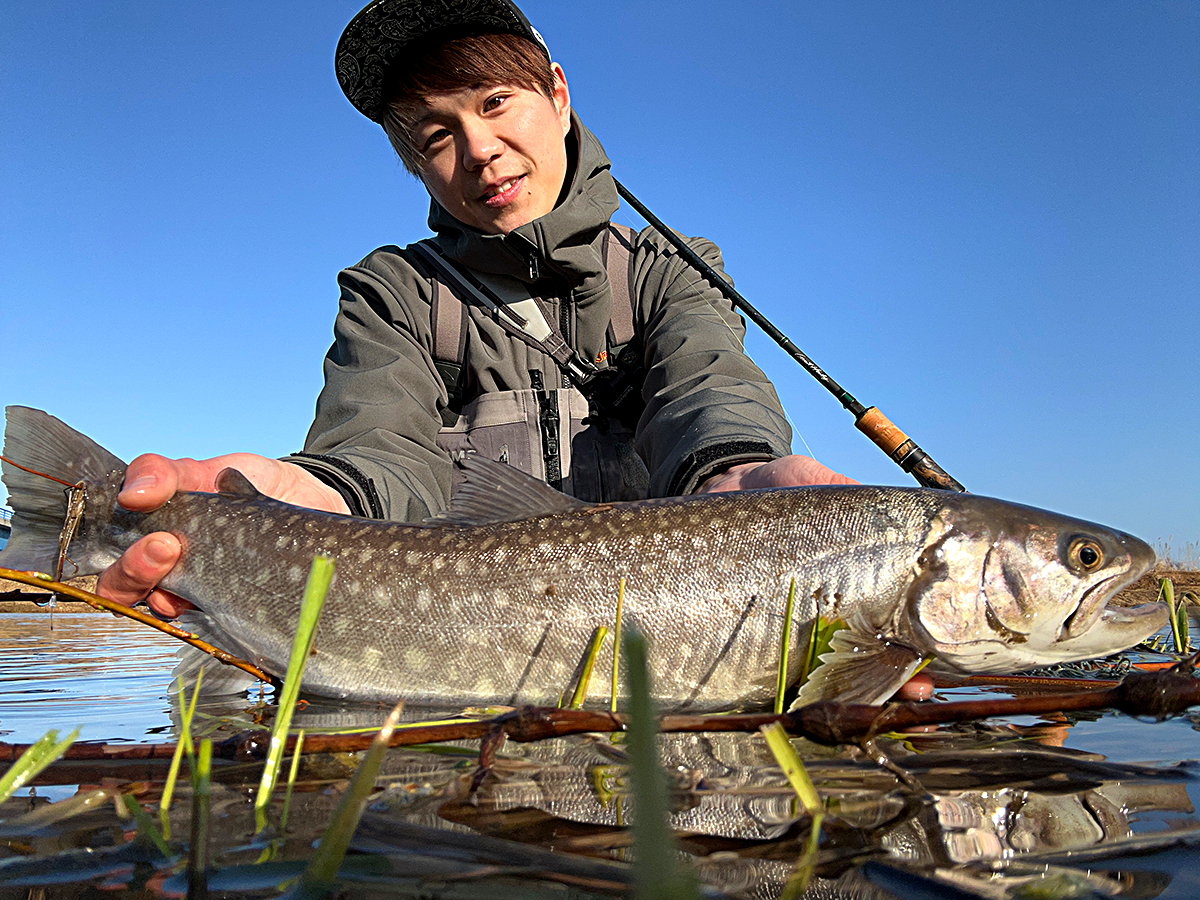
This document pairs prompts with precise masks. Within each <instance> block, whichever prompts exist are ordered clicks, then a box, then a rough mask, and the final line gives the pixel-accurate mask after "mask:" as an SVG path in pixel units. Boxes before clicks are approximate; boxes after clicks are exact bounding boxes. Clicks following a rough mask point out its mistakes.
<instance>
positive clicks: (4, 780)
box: [0, 728, 79, 803]
mask: <svg viewBox="0 0 1200 900" xmlns="http://www.w3.org/2000/svg"><path fill="white" fill-rule="evenodd" d="M77 737H79V729H78V728H76V729H75V730H73V731H72V732H71V733H70V734H68V735H67V736H66V737H65V738H63V739H62V740H61V741H60V740H59V739H58V729H56V728H51V729H50V730H49V731H47V732H46V733H45V734H43V735H42V736H41V737H40V738H38V739H37V740H36V741H34V742H33V743H32V744H30V745H29V747H28V749H26V751H25V752H24V753H22V754H21V755H20V757H18V758H17V761H16V762H14V763H13V764H12V765H11V766H9V767H8V771H7V772H5V773H4V774H3V775H0V803H3V802H4V801H5V800H7V799H8V798H9V797H11V796H12V795H13V794H15V793H16V792H17V791H19V790H20V789H21V788H23V787H24V786H25V785H26V784H28V783H29V781H30V780H31V779H32V778H34V777H36V776H37V774H38V773H39V772H41V771H42V769H44V768H46V766H48V765H50V763H52V762H54V761H55V760H56V759H58V758H59V757H60V756H62V755H63V754H64V753H66V752H67V748H68V747H70V746H71V745H72V744H73V743H75V739H76V738H77Z"/></svg>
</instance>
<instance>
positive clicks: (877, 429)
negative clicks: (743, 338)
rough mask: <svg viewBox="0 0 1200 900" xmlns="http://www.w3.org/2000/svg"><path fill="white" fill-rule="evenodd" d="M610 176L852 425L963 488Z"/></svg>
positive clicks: (936, 481)
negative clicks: (841, 409) (834, 399)
mask: <svg viewBox="0 0 1200 900" xmlns="http://www.w3.org/2000/svg"><path fill="white" fill-rule="evenodd" d="M613 182H615V183H616V185H617V193H618V194H620V195H621V197H622V198H623V199H624V200H625V202H626V203H628V204H629V205H630V206H632V207H633V208H634V209H635V210H637V212H638V215H640V216H641V217H642V218H643V219H645V220H646V221H647V222H649V223H650V224H651V225H653V226H654V227H655V229H657V230H658V233H659V234H661V235H662V236H663V237H664V238H666V239H667V241H668V242H669V243H670V244H671V246H672V247H674V248H675V249H676V250H678V251H679V255H680V256H682V257H683V258H684V259H686V260H687V261H688V262H689V263H691V265H692V266H694V267H695V268H696V270H697V271H699V272H700V274H702V275H703V276H704V277H705V278H707V279H708V280H709V281H710V282H711V283H712V286H713V287H715V288H716V289H717V290H719V291H721V293H723V294H724V295H725V297H726V298H727V299H728V300H729V302H730V303H732V304H733V305H734V306H735V307H737V308H738V309H739V310H740V311H741V312H743V313H745V314H746V316H747V317H748V318H749V319H750V320H751V321H753V322H754V324H755V325H757V326H758V327H759V328H761V329H762V330H763V331H765V332H766V333H767V335H768V336H769V337H770V338H771V340H773V341H774V342H775V343H776V344H778V345H779V346H780V347H782V348H783V350H784V352H785V353H787V355H788V356H790V357H791V358H792V359H794V360H795V361H796V362H798V363H800V367H801V368H802V369H804V371H805V372H807V373H808V374H809V375H811V376H812V377H813V378H815V379H816V380H817V382H818V383H819V384H820V385H821V386H822V387H824V388H825V390H827V391H829V393H831V394H833V396H835V397H837V399H838V401H839V402H840V403H841V404H842V406H844V407H845V408H846V409H847V410H849V411H850V413H851V415H853V416H854V425H855V427H856V428H858V430H859V431H861V432H862V433H863V434H865V435H866V436H867V437H869V438H870V439H871V440H872V441H873V442H874V443H875V445H876V446H877V447H879V449H880V450H882V451H883V452H884V453H886V454H887V455H888V456H889V457H891V459H892V461H893V462H894V463H896V465H898V466H899V467H900V468H902V469H903V470H904V471H905V472H908V473H909V474H910V475H912V476H913V478H915V479H917V483H918V484H920V485H921V486H922V487H928V488H941V489H942V490H944V491H960V492H965V491H966V488H964V487H963V486H962V485H961V484H959V483H958V482H957V481H955V480H954V479H953V478H952V477H951V476H950V475H949V474H948V473H947V472H946V470H945V469H943V468H942V467H941V466H939V465H938V464H937V463H935V462H934V461H933V457H931V456H930V455H929V454H928V453H926V452H925V451H924V450H922V449H921V448H920V447H918V446H917V442H916V441H914V440H913V439H912V438H910V437H909V436H908V435H907V434H905V433H904V432H903V431H901V430H900V429H899V428H897V427H896V426H895V425H894V424H892V421H891V420H890V419H888V417H887V416H885V415H884V414H883V413H881V412H880V411H879V409H878V407H874V406H863V405H862V404H861V403H859V402H858V401H857V400H855V399H854V396H853V395H852V394H851V393H850V392H849V391H847V390H846V389H845V388H843V387H842V386H841V385H840V384H838V383H837V382H836V381H834V380H833V379H832V378H830V377H829V375H827V374H826V373H825V370H824V369H822V368H821V367H820V366H818V365H817V364H816V363H815V362H813V361H812V360H811V359H809V358H808V356H807V355H805V354H804V353H803V352H802V351H801V350H800V348H799V347H797V346H796V345H795V344H793V343H792V342H791V341H790V340H789V339H788V337H787V335H785V334H784V333H783V332H782V331H780V330H779V329H778V328H776V327H775V326H774V325H772V324H771V322H770V320H768V319H767V317H766V316H764V315H763V314H762V313H760V312H759V311H758V310H757V309H755V308H754V306H753V305H752V304H751V303H750V301H749V300H747V299H746V298H745V297H743V296H742V295H741V294H739V293H738V292H737V289H736V288H734V286H733V285H732V284H730V283H729V279H727V278H725V277H724V276H723V275H721V273H720V272H718V271H717V270H716V269H714V268H713V267H712V266H710V265H709V264H708V263H706V262H705V261H704V260H703V259H701V258H700V256H699V254H697V253H696V252H695V251H694V250H693V249H692V248H691V247H689V246H688V245H687V243H686V242H685V241H684V240H683V239H682V238H681V237H679V235H677V234H676V233H675V232H674V231H672V230H671V229H670V228H668V227H667V226H666V225H664V224H663V223H662V221H661V220H660V219H659V218H658V217H657V216H656V215H654V213H652V212H650V210H648V209H647V208H646V207H645V205H644V204H643V203H642V202H641V201H640V200H638V198H637V197H635V196H633V194H631V193H629V190H628V189H627V188H626V187H625V185H623V184H621V182H619V181H617V179H615V178H614V179H613Z"/></svg>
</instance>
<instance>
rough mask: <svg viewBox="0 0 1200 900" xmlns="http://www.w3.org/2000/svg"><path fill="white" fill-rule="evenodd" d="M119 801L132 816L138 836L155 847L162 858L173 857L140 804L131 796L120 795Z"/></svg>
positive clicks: (162, 837)
mask: <svg viewBox="0 0 1200 900" xmlns="http://www.w3.org/2000/svg"><path fill="white" fill-rule="evenodd" d="M121 801H122V802H123V803H124V804H125V809H126V810H128V812H129V814H130V815H131V816H133V821H134V822H135V823H136V824H137V833H138V836H139V837H140V838H142V839H143V840H145V841H148V842H149V843H151V844H153V845H154V846H155V847H157V848H158V852H159V853H161V854H162V855H163V857H164V858H166V859H170V858H171V857H172V856H174V854H173V853H172V852H171V848H170V846H168V845H167V841H166V837H165V836H164V835H163V834H162V833H161V832H160V831H159V830H158V827H157V826H156V825H155V824H154V820H153V819H152V818H150V814H149V813H148V812H146V810H144V809H142V804H140V803H138V801H137V798H136V797H135V796H133V794H122V795H121Z"/></svg>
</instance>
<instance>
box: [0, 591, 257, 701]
mask: <svg viewBox="0 0 1200 900" xmlns="http://www.w3.org/2000/svg"><path fill="white" fill-rule="evenodd" d="M0 578H7V579H8V580H9V581H16V582H18V583H20V584H27V585H29V586H30V587H36V588H44V589H45V590H47V591H53V592H54V593H56V594H62V595H63V596H65V597H74V598H75V599H76V600H82V601H83V602H84V603H86V604H88V605H89V606H91V607H92V608H93V609H102V610H104V611H105V612H110V613H113V614H115V615H118V616H125V617H126V618H128V619H133V620H134V621H135V622H141V623H142V624H143V625H149V626H150V627H151V628H157V629H158V630H159V631H161V632H163V633H164V634H169V635H170V636H171V637H173V638H176V639H177V640H181V641H183V642H184V643H185V644H191V645H192V646H193V647H195V648H196V649H197V650H203V651H204V652H205V653H207V654H208V655H209V656H211V657H213V659H215V660H217V661H218V662H222V663H224V664H225V665H227V666H235V667H237V668H239V669H241V670H242V671H243V672H247V673H249V674H250V675H253V676H254V677H255V678H257V679H258V680H259V681H265V682H267V683H268V684H275V683H276V679H274V678H272V677H271V676H270V675H268V674H267V673H266V672H264V671H263V670H262V669H260V668H259V667H258V666H256V665H254V663H251V662H247V661H246V660H244V659H241V658H240V657H237V656H234V655H233V654H232V653H229V652H228V651H226V650H222V649H221V648H220V647H214V646H213V645H212V644H210V643H208V641H202V640H200V638H198V637H196V635H194V634H192V633H191V632H190V631H184V630H183V629H182V628H180V627H179V626H178V625H172V624H171V623H170V622H163V621H161V620H159V619H156V618H155V617H154V616H152V615H150V614H149V613H145V612H142V611H141V610H140V609H134V608H133V607H132V606H123V605H121V604H120V603H117V602H115V601H113V600H108V599H106V598H104V597H101V596H100V595H99V594H93V593H92V592H91V591H85V590H82V589H80V588H77V587H72V586H71V585H69V584H64V583H63V582H61V581H55V580H54V579H53V578H50V577H49V576H47V575H44V574H42V573H41V572H21V571H18V570H16V569H5V568H3V567H0Z"/></svg>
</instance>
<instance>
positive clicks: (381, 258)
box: [288, 248, 451, 522]
mask: <svg viewBox="0 0 1200 900" xmlns="http://www.w3.org/2000/svg"><path fill="white" fill-rule="evenodd" d="M338 284H339V286H340V287H341V301H340V305H339V309H338V314H337V319H336V321H335V322H334V342H333V346H332V347H330V349H329V353H328V354H326V356H325V364H324V373H325V386H324V388H323V389H322V390H321V394H320V396H319V397H318V398H317V412H316V418H315V420H314V421H313V424H312V427H311V428H310V429H309V432H308V437H307V438H306V439H305V443H304V452H303V453H300V454H296V455H293V456H291V457H289V458H288V462H292V463H296V464H297V465H300V466H302V467H303V468H305V469H306V470H308V471H309V472H311V473H312V474H313V475H315V476H316V477H318V478H320V479H321V480H322V481H324V482H325V483H327V484H329V485H330V486H332V487H334V488H335V489H337V490H338V491H340V492H341V494H342V496H343V497H344V498H345V499H346V502H347V504H348V505H349V506H350V509H351V512H354V513H356V514H358V515H365V516H370V517H372V518H386V519H391V520H394V521H410V522H411V521H420V520H421V519H423V518H425V517H427V516H429V515H431V514H432V513H435V512H437V511H439V510H441V509H443V508H444V507H445V506H446V503H447V501H448V498H449V494H450V474H451V462H450V460H449V458H448V457H447V455H446V454H445V453H443V452H442V451H441V450H440V449H439V448H438V446H437V444H436V437H437V433H438V429H439V428H440V426H441V417H440V414H439V412H438V410H439V407H440V406H441V405H444V404H445V403H446V402H447V397H446V389H445V385H444V384H443V382H442V379H441V377H440V376H439V375H438V373H437V370H436V369H435V368H434V363H433V358H432V356H431V355H430V336H429V331H430V325H429V300H428V297H429V287H428V282H426V281H425V280H424V279H423V277H422V276H421V275H419V274H418V273H417V272H416V271H415V270H414V269H413V268H412V267H411V266H410V265H408V263H407V262H406V261H405V260H404V258H403V257H401V256H400V255H399V252H398V251H397V250H396V249H395V248H383V249H381V250H377V251H376V252H375V253H373V254H372V255H371V256H369V257H367V259H365V260H364V261H363V262H361V263H359V265H357V266H354V267H353V268H350V269H346V270H344V271H343V272H341V274H340V275H339V276H338Z"/></svg>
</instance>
